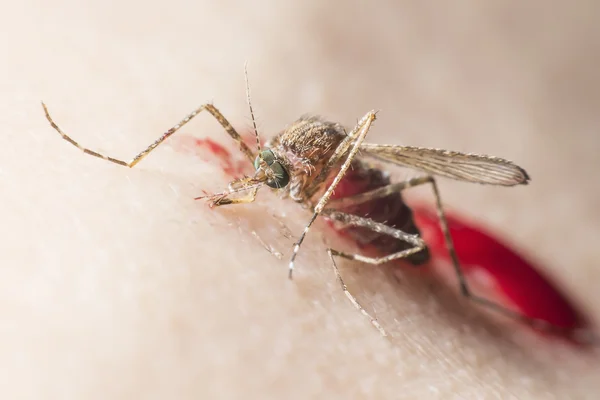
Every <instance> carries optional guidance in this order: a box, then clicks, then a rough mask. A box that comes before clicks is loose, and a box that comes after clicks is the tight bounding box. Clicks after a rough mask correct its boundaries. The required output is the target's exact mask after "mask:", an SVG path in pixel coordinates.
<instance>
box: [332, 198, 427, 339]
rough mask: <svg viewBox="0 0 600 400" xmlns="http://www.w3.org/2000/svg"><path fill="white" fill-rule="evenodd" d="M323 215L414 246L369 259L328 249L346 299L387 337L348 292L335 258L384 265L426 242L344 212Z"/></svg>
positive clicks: (417, 237)
mask: <svg viewBox="0 0 600 400" xmlns="http://www.w3.org/2000/svg"><path fill="white" fill-rule="evenodd" d="M323 215H326V216H327V217H328V218H331V219H332V220H335V221H338V222H342V223H343V224H345V225H347V226H359V227H364V228H368V229H371V230H373V231H375V232H378V233H381V234H384V235H389V236H392V237H394V238H396V239H398V240H401V241H404V242H407V243H408V244H411V245H413V247H411V248H409V249H406V250H402V251H399V252H396V253H393V254H389V255H387V256H384V257H367V256H363V255H360V254H350V253H345V252H342V251H339V250H335V249H332V248H329V249H327V253H328V254H329V257H330V258H331V263H332V267H333V270H334V272H335V275H336V277H337V279H338V280H339V282H340V285H341V286H342V290H343V291H344V293H345V294H346V297H348V299H349V300H350V302H351V303H352V304H353V305H354V307H355V308H356V309H358V310H359V311H360V312H361V313H362V314H363V315H365V316H366V317H367V318H369V319H370V320H371V323H372V324H373V326H375V328H377V330H379V332H380V333H381V334H382V335H383V336H387V335H386V333H385V330H384V329H383V328H382V327H381V325H380V324H379V322H377V320H376V319H375V318H373V317H372V316H371V315H369V313H368V312H367V311H366V310H365V309H364V308H363V307H362V306H361V305H360V303H359V302H358V300H356V297H354V296H353V295H352V293H350V291H349V290H348V287H347V286H346V284H345V283H344V280H343V278H342V275H341V274H340V271H339V268H338V266H337V264H336V262H335V258H334V256H338V257H343V258H346V259H349V260H357V261H361V262H364V263H366V264H370V265H380V264H384V263H387V262H389V261H392V260H397V259H400V258H406V257H409V256H410V255H412V254H415V253H418V252H420V251H422V250H423V249H424V248H425V247H426V245H425V242H423V240H422V239H421V238H420V237H419V236H417V235H409V234H408V233H405V232H402V231H401V230H399V229H395V228H391V227H389V226H387V225H385V224H382V223H379V222H375V221H373V220H372V219H369V218H364V217H359V216H357V215H353V214H348V213H344V212H340V211H335V210H332V209H326V210H323Z"/></svg>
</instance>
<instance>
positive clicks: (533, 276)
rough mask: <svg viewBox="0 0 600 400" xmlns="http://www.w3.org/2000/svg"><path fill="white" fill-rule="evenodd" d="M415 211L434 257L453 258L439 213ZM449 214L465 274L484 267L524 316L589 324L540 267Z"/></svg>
mask: <svg viewBox="0 0 600 400" xmlns="http://www.w3.org/2000/svg"><path fill="white" fill-rule="evenodd" d="M413 212H414V218H415V221H416V223H417V225H418V226H419V228H420V229H421V234H422V236H423V238H424V240H425V242H427V244H428V245H429V246H430V251H431V254H432V256H433V258H434V259H435V258H441V259H444V260H445V261H450V257H449V254H448V250H447V248H446V245H445V243H444V236H443V234H442V231H441V228H440V225H439V222H438V218H437V215H436V213H435V212H434V211H432V210H428V209H425V208H423V207H417V208H414V207H413ZM446 216H447V219H448V225H449V228H450V234H451V235H452V239H453V240H454V246H455V248H456V253H457V255H458V258H459V260H460V262H461V267H462V268H463V270H464V271H465V272H466V273H469V272H477V271H475V269H481V270H484V271H485V272H486V273H487V275H488V276H490V277H491V278H492V279H493V280H494V286H495V287H496V288H497V289H498V290H499V291H500V292H501V293H502V295H504V296H505V297H506V298H507V299H508V300H510V302H512V303H513V304H514V305H515V306H516V307H517V308H518V309H519V310H520V312H521V313H522V314H523V315H526V316H528V317H531V318H536V319H540V320H543V321H546V322H548V323H550V324H552V325H554V326H556V327H559V328H563V329H567V330H571V329H576V328H580V327H583V326H585V325H586V324H585V322H584V320H583V318H582V317H581V314H580V313H579V312H578V311H577V310H576V309H575V307H574V306H573V305H572V304H571V302H570V301H569V300H568V299H567V298H566V296H565V295H564V294H562V293H561V292H560V290H559V289H558V288H557V287H556V286H555V285H554V284H552V283H551V282H550V280H549V279H548V278H547V277H545V276H544V275H543V274H542V272H541V270H540V269H539V268H538V267H536V266H534V265H533V264H532V263H531V262H530V261H528V260H526V259H525V258H523V257H522V256H520V255H519V254H517V253H516V252H515V251H513V250H511V249H510V248H509V247H508V246H507V245H505V244H503V243H502V242H500V241H499V240H498V239H495V238H494V237H493V236H491V235H490V234H488V233H486V232H484V231H483V230H481V229H479V228H476V227H474V226H472V225H469V224H467V223H466V222H464V221H461V220H460V219H459V218H458V217H456V216H454V215H448V214H447V213H446Z"/></svg>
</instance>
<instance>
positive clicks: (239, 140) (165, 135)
mask: <svg viewBox="0 0 600 400" xmlns="http://www.w3.org/2000/svg"><path fill="white" fill-rule="evenodd" d="M42 107H43V108H44V113H45V114H46V119H47V120H48V122H50V125H51V126H52V127H53V128H54V129H55V130H56V131H57V132H58V133H59V134H60V135H61V136H62V138H63V139H65V140H66V141H67V142H69V143H71V144H72V145H73V146H75V147H77V148H78V149H79V150H81V151H83V152H84V153H87V154H89V155H91V156H94V157H97V158H101V159H103V160H106V161H110V162H112V163H115V164H119V165H122V166H124V167H129V168H133V167H134V166H135V165H136V164H137V163H138V162H140V161H141V160H142V159H143V158H144V157H146V156H147V155H148V154H150V152H152V150H154V149H155V148H157V147H158V146H159V145H160V144H161V143H162V142H164V141H165V140H166V139H167V138H168V137H169V136H171V135H173V134H174V133H175V132H177V131H178V130H179V129H180V128H181V127H182V126H184V125H185V124H187V123H188V122H190V121H191V120H192V118H194V117H195V116H196V115H198V114H200V113H201V112H202V111H204V110H206V111H208V112H209V113H210V114H211V115H212V116H213V117H214V118H215V119H216V120H217V121H218V122H219V123H220V124H221V126H222V127H223V128H224V129H225V131H226V132H227V133H228V134H229V136H231V137H232V138H233V140H235V141H236V143H237V144H238V145H239V147H240V151H241V152H242V153H244V154H245V155H246V157H247V158H248V160H250V162H254V154H253V153H252V150H250V148H249V147H248V146H247V145H246V144H245V143H244V141H243V140H242V138H241V136H240V135H239V134H238V133H237V131H236V130H235V129H234V128H233V126H232V125H231V124H230V123H229V121H227V119H226V118H225V117H224V116H223V114H221V112H220V111H219V110H217V108H216V107H215V106H213V105H212V104H204V105H201V106H200V107H198V108H197V109H195V110H194V111H192V112H191V113H190V114H188V116H186V117H185V118H184V119H182V120H181V121H180V122H179V123H178V124H177V125H175V126H173V127H172V128H171V129H169V130H168V131H166V132H165V133H163V134H162V135H161V136H160V137H159V138H158V139H157V140H156V141H155V142H154V143H152V144H151V145H150V146H148V147H147V148H146V149H145V150H143V151H141V152H140V153H139V154H138V155H137V156H135V157H134V158H133V159H131V161H123V160H119V159H117V158H113V157H109V156H105V155H104V154H100V153H98V152H96V151H94V150H90V149H88V148H86V147H83V146H81V145H80V144H79V143H77V142H76V141H75V140H73V139H72V138H71V137H70V136H69V135H67V134H66V133H64V132H63V131H62V129H60V128H59V126H58V125H57V124H56V123H55V122H54V120H53V119H52V117H51V116H50V113H49V111H48V108H47V107H46V105H45V104H44V103H43V102H42Z"/></svg>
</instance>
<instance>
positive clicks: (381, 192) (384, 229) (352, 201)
mask: <svg viewBox="0 0 600 400" xmlns="http://www.w3.org/2000/svg"><path fill="white" fill-rule="evenodd" d="M424 184H431V185H432V189H433V193H434V196H435V199H436V210H437V214H438V219H439V221H440V226H441V228H442V232H443V234H444V240H445V243H446V247H447V248H448V252H449V254H450V258H451V260H452V265H453V267H454V271H455V274H456V276H457V278H458V281H459V287H460V292H461V294H462V295H463V296H464V297H466V298H468V299H469V300H471V301H473V302H475V303H477V304H480V305H482V306H484V307H488V308H490V309H491V310H493V311H495V312H498V313H501V314H503V315H505V316H508V317H510V318H513V319H516V320H519V321H522V322H526V323H528V324H530V325H532V326H542V327H546V328H549V329H554V327H551V326H549V324H548V323H546V322H544V321H542V320H538V319H535V318H530V317H527V316H525V315H523V314H521V313H519V312H516V311H513V310H510V309H508V308H506V307H503V306H501V305H500V304H497V303H495V302H493V301H491V300H488V299H485V298H482V297H479V296H477V295H474V294H473V293H472V292H471V289H470V288H469V284H468V281H467V279H466V276H465V274H464V272H463V270H462V268H461V266H460V262H459V260H458V256H457V255H456V250H455V248H454V243H453V241H452V236H451V235H450V230H449V228H448V221H447V219H446V215H445V213H444V209H443V207H442V201H441V196H440V192H439V189H438V186H437V184H436V182H435V179H434V178H433V177H432V176H420V177H415V178H412V179H409V180H406V181H403V182H398V183H392V184H390V185H387V186H384V187H381V188H377V189H374V190H371V191H369V192H365V193H361V194H358V195H354V196H350V197H345V198H341V199H335V200H332V201H331V202H330V203H329V206H330V207H332V208H337V207H346V206H351V205H358V204H361V203H364V202H367V201H369V200H372V199H375V198H380V197H385V196H387V195H389V194H391V193H393V192H396V191H398V190H405V189H408V188H411V187H415V186H419V185H424ZM322 213H323V214H325V215H327V217H329V218H331V219H334V220H337V221H340V222H343V223H346V224H348V225H354V226H363V227H366V228H369V229H373V230H375V231H376V232H381V233H383V234H389V235H391V236H393V237H397V238H398V239H399V240H404V241H408V240H406V239H405V238H403V237H400V236H403V235H407V234H405V233H404V232H402V231H398V232H401V233H398V232H396V234H395V235H394V234H393V232H392V231H393V229H392V228H390V227H388V226H386V225H384V224H379V226H378V224H377V223H375V222H374V221H371V220H368V219H365V218H362V220H361V217H356V216H353V215H349V214H344V213H340V212H337V211H332V210H330V209H327V210H323V212H322ZM396 235H398V236H396ZM407 236H411V235H407ZM418 240H419V241H421V242H422V240H421V239H420V238H418ZM408 242H409V243H412V244H415V243H413V242H410V241H408ZM423 245H425V243H423ZM410 251H412V249H408V250H404V251H403V252H400V253H397V254H391V255H388V256H386V257H380V258H370V257H364V256H361V255H358V254H346V253H343V252H339V251H336V250H328V252H329V253H330V254H333V255H338V256H340V257H344V258H347V259H350V260H358V261H362V262H365V263H368V264H374V265H378V264H381V263H385V262H387V261H391V260H393V259H398V258H404V257H407V256H409V255H410V254H414V253H410ZM416 251H420V249H419V250H416ZM416 251H415V252H416ZM401 253H404V254H401ZM406 253H410V254H406ZM556 329H558V328H556Z"/></svg>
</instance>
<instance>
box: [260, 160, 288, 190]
mask: <svg viewBox="0 0 600 400" xmlns="http://www.w3.org/2000/svg"><path fill="white" fill-rule="evenodd" d="M261 157H262V159H263V160H264V161H265V162H266V163H267V165H268V166H269V167H270V168H271V170H272V171H273V174H274V175H275V177H274V178H273V179H271V180H268V181H267V186H269V187H272V188H273V189H279V188H282V187H285V186H286V185H287V184H288V183H289V182H290V176H289V175H288V173H287V171H286V170H285V168H284V167H283V165H281V163H279V162H278V161H275V154H273V152H272V151H271V150H264V151H261V153H260V156H258V157H256V160H254V168H256V169H257V170H258V169H259V168H260V159H261Z"/></svg>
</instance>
